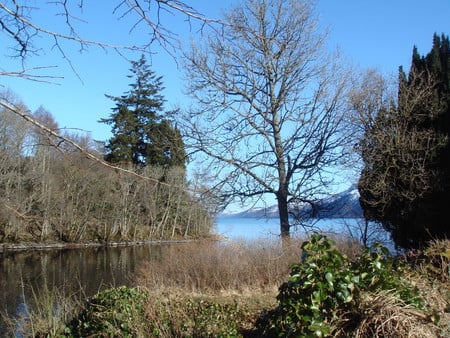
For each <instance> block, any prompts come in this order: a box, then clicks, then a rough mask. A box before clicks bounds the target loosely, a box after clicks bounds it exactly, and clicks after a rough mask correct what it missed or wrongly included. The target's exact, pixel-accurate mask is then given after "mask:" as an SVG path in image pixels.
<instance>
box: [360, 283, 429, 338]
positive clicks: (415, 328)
mask: <svg viewBox="0 0 450 338" xmlns="http://www.w3.org/2000/svg"><path fill="white" fill-rule="evenodd" d="M359 309H360V310H361V320H360V322H359V325H358V326H357V328H356V330H355V332H354V337H355V338H377V337H410V338H435V337H438V335H436V331H437V328H434V327H433V326H431V325H429V318H428V316H427V315H425V314H424V312H422V311H420V310H418V309H416V308H415V307H413V306H411V305H408V304H407V303H405V302H404V301H402V300H401V299H399V298H398V297H396V296H395V295H394V294H393V292H391V291H379V292H378V293H376V294H366V295H364V297H363V299H362V302H361V303H360V304H359Z"/></svg>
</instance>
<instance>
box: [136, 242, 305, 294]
mask: <svg viewBox="0 0 450 338" xmlns="http://www.w3.org/2000/svg"><path fill="white" fill-rule="evenodd" d="M300 245H301V243H300V241H298V240H296V241H292V242H291V243H290V244H289V245H288V246H286V245H285V246H283V247H282V246H281V245H280V244H279V243H277V242H275V241H273V242H270V241H259V242H251V243H247V242H230V243H223V242H214V241H203V242H193V243H184V244H180V245H175V246H170V247H167V248H165V251H164V252H163V253H162V255H161V256H162V259H161V260H159V261H156V260H153V261H150V262H148V263H146V264H145V265H144V266H142V268H141V269H140V270H139V272H138V275H137V284H139V285H142V286H145V287H146V288H148V289H149V290H167V289H180V290H183V291H185V292H190V293H209V294H211V293H216V294H218V293H245V292H252V291H256V290H259V291H273V290H275V291H276V289H277V288H278V286H279V285H280V284H281V282H283V281H284V280H285V279H286V278H287V276H288V274H289V271H290V269H289V268H290V265H291V264H292V263H294V262H298V260H299V257H300V254H301V249H300Z"/></svg>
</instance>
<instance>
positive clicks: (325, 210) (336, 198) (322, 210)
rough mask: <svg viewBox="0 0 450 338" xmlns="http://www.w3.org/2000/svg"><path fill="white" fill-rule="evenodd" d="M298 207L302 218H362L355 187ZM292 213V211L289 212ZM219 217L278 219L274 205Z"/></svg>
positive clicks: (228, 213)
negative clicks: (312, 203) (313, 203)
mask: <svg viewBox="0 0 450 338" xmlns="http://www.w3.org/2000/svg"><path fill="white" fill-rule="evenodd" d="M314 211H315V212H313V208H312V207H311V206H310V205H305V206H303V207H300V208H299V210H298V211H297V212H299V213H301V214H302V215H304V216H312V217H315V218H362V217H363V213H362V209H361V206H360V204H359V192H358V189H357V187H356V186H355V185H352V186H351V187H350V188H348V189H347V190H344V191H342V192H340V193H337V194H333V195H330V196H327V197H325V198H323V199H320V200H318V201H317V203H315V205H314ZM291 212H293V210H291ZM220 216H221V217H248V218H275V217H278V207H277V206H276V205H273V206H270V207H268V208H253V209H249V210H246V211H241V212H224V213H222V214H221V215H220Z"/></svg>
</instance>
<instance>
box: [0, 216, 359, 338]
mask: <svg viewBox="0 0 450 338" xmlns="http://www.w3.org/2000/svg"><path fill="white" fill-rule="evenodd" d="M357 224H358V220H351V219H350V220H349V219H346V220H342V219H340V220H336V219H334V220H321V221H318V222H317V223H316V224H315V226H317V227H320V228H321V229H322V230H331V231H334V232H335V233H339V234H342V233H344V230H346V229H350V228H351V227H352V226H356V225H357ZM215 232H216V233H217V234H219V235H221V236H223V237H226V239H227V240H231V241H233V240H247V241H251V240H257V239H261V238H271V239H275V238H278V237H279V233H280V229H279V221H278V219H254V218H233V217H219V218H218V219H217V220H216V226H215ZM301 233H303V232H302V231H301V229H293V235H294V236H295V235H297V234H301ZM171 245H181V244H180V243H171V244H169V243H164V244H151V245H138V246H128V247H126V246H125V247H100V248H84V249H59V250H32V251H21V252H3V253H0V276H1V277H0V290H2V292H1V293H0V306H1V308H0V311H2V312H7V313H8V314H10V315H17V316H20V315H25V314H26V311H27V306H28V307H29V306H32V303H33V298H34V297H35V295H39V294H43V293H45V291H49V293H50V294H56V293H57V294H58V295H61V296H64V295H74V294H79V297H80V299H81V298H85V297H88V296H91V295H93V294H95V293H96V292H98V291H100V290H103V289H105V288H109V287H114V286H119V285H132V283H133V280H132V277H133V274H134V272H135V271H136V269H137V268H138V267H139V266H140V265H141V263H142V262H145V261H148V260H155V259H160V258H161V257H162V256H163V255H164V251H165V250H166V249H167V248H168V247H169V246H171ZM2 320H3V319H2V317H0V336H3V335H2V327H3V326H4V323H3V322H2Z"/></svg>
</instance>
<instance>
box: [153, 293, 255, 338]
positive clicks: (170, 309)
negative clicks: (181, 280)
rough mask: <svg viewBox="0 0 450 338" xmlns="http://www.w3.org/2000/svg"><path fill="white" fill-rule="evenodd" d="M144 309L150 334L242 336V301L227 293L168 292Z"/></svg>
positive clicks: (244, 313) (158, 335)
mask: <svg viewBox="0 0 450 338" xmlns="http://www.w3.org/2000/svg"><path fill="white" fill-rule="evenodd" d="M164 298H165V297H164ZM148 311H149V313H148V315H149V318H150V320H149V331H150V332H151V336H152V337H242V335H241V334H240V331H241V325H242V321H243V320H244V319H245V318H246V317H247V316H249V314H248V313H247V312H248V311H247V310H246V308H245V304H244V305H242V304H240V303H239V302H237V301H236V300H235V299H233V298H229V297H226V298H222V297H218V298H216V297H208V296H202V297H191V296H183V295H177V296H174V295H171V296H170V297H168V298H165V299H160V300H159V301H158V300H153V301H152V304H151V307H150V308H149V310H148Z"/></svg>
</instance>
